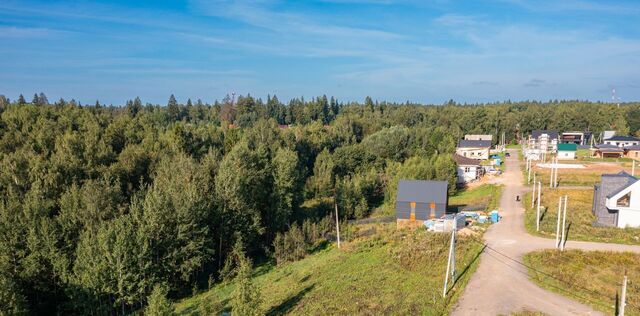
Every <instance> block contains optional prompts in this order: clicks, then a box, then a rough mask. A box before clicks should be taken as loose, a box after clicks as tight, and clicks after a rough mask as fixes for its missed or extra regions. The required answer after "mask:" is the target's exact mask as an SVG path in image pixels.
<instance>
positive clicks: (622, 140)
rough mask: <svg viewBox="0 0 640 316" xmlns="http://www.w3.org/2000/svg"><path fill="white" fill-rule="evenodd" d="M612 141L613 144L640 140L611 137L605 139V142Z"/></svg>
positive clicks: (629, 137)
mask: <svg viewBox="0 0 640 316" xmlns="http://www.w3.org/2000/svg"><path fill="white" fill-rule="evenodd" d="M607 140H608V141H614V142H640V139H638V138H636V137H633V136H613V137H611V138H607V139H605V141H607Z"/></svg>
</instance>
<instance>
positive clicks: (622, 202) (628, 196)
mask: <svg viewBox="0 0 640 316" xmlns="http://www.w3.org/2000/svg"><path fill="white" fill-rule="evenodd" d="M630 201H631V192H629V193H627V194H625V195H623V196H622V197H621V198H619V199H618V201H617V202H616V206H621V207H629V202H630Z"/></svg>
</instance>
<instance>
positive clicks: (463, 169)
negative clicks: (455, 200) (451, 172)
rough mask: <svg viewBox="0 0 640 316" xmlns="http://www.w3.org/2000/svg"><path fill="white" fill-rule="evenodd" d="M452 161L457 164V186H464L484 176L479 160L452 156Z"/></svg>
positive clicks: (456, 155)
mask: <svg viewBox="0 0 640 316" xmlns="http://www.w3.org/2000/svg"><path fill="white" fill-rule="evenodd" d="M453 160H455V161H456V163H457V164H458V166H457V177H456V183H457V184H465V183H469V182H473V181H476V180H478V179H480V178H481V177H482V175H483V174H484V168H482V166H481V165H480V160H478V159H471V158H467V157H463V156H460V155H458V154H454V155H453Z"/></svg>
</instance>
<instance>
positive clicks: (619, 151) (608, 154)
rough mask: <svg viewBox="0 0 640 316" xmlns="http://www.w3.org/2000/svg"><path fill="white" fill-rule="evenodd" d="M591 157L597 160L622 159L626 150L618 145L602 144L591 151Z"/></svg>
mask: <svg viewBox="0 0 640 316" xmlns="http://www.w3.org/2000/svg"><path fill="white" fill-rule="evenodd" d="M590 152H591V156H592V157H596V158H622V156H624V149H623V148H620V147H618V146H616V145H608V144H600V145H595V146H593V147H592V148H591V149H590Z"/></svg>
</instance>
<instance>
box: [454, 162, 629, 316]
mask: <svg viewBox="0 0 640 316" xmlns="http://www.w3.org/2000/svg"><path fill="white" fill-rule="evenodd" d="M509 152H510V153H511V157H510V158H507V161H506V172H505V173H504V174H503V177H504V180H505V181H504V183H505V187H504V191H503V194H502V198H501V200H500V208H499V210H500V212H501V215H502V220H501V221H500V222H499V223H497V224H494V225H492V226H491V227H490V228H489V229H488V230H487V232H486V233H485V235H484V238H485V242H486V243H487V245H488V246H489V247H490V248H491V249H494V250H495V251H494V250H490V249H486V250H485V251H484V252H483V254H482V255H481V257H480V260H481V261H480V265H479V266H478V270H477V271H476V272H475V274H474V275H473V277H472V279H471V281H470V282H469V284H468V285H467V287H466V289H465V291H464V293H463V295H462V297H461V298H460V300H459V301H458V304H457V305H456V307H455V308H454V310H453V312H452V315H498V314H505V315H509V314H510V313H511V312H515V311H520V310H523V309H528V310H534V311H541V312H544V313H547V314H550V315H603V314H602V313H601V312H598V311H595V310H593V309H592V308H591V307H589V306H586V305H584V304H581V303H578V302H575V301H573V300H570V299H568V298H566V297H564V296H562V295H559V294H555V293H552V292H549V291H547V290H544V289H542V288H540V287H538V286H537V285H535V284H534V283H533V282H532V281H530V280H529V277H528V274H527V268H526V267H524V266H522V265H520V264H518V263H517V262H516V261H514V260H517V261H522V257H523V256H524V254H526V253H528V252H531V251H535V250H540V249H545V248H554V244H555V240H553V239H545V238H541V237H535V236H531V235H529V234H528V233H527V232H526V231H525V228H524V208H523V207H522V203H521V202H516V200H515V197H516V195H520V196H523V195H524V193H525V192H526V190H527V188H526V187H524V186H523V185H522V182H523V178H522V173H521V172H520V167H519V162H518V151H517V150H510V151H509ZM566 247H567V248H569V249H570V248H574V249H584V250H612V251H633V252H640V246H633V245H619V244H605V243H593V242H578V241H569V242H567V244H566ZM496 251H497V252H496ZM498 252H499V253H498ZM512 259H514V260H512Z"/></svg>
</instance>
